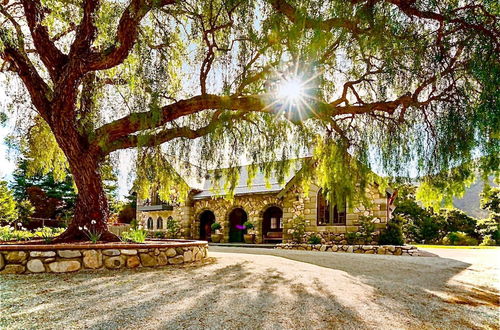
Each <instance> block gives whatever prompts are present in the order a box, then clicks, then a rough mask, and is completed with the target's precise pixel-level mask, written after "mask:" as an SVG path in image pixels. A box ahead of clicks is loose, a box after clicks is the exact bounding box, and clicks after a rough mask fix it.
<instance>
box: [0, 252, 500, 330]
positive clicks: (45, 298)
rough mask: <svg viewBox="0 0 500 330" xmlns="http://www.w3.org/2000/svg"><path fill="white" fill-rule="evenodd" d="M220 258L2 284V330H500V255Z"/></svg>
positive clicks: (289, 254)
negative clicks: (166, 265) (471, 329)
mask: <svg viewBox="0 0 500 330" xmlns="http://www.w3.org/2000/svg"><path fill="white" fill-rule="evenodd" d="M427 251H429V252H430V253H433V254H436V255H439V256H436V257H403V256H384V255H362V254H342V253H328V252H323V253H321V252H310V251H287V250H266V249H244V248H233V247H230V248H227V247H210V255H211V256H212V257H213V259H212V260H210V261H209V262H207V263H205V264H203V265H200V266H187V267H175V268H173V267H172V268H169V269H163V270H160V269H156V270H155V269H142V270H139V271H128V270H124V271H116V272H112V271H101V272H88V273H77V274H73V275H50V274H42V275H27V276H17V277H15V276H12V275H9V276H7V275H4V276H1V277H0V329H30V328H32V329H72V328H89V329H157V328H161V329H206V328H210V329H222V328H225V329H336V328H339V329H401V328H403V329H432V328H439V329H460V328H474V329H480V328H481V329H488V328H489V329H498V328H499V323H498V321H499V316H500V314H499V295H498V292H499V289H500V288H499V285H500V279H499V277H498V276H499V274H500V258H499V255H500V249H495V250H446V249H435V250H430V249H428V250H427Z"/></svg>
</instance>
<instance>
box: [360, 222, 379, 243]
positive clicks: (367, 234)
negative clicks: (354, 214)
mask: <svg viewBox="0 0 500 330" xmlns="http://www.w3.org/2000/svg"><path fill="white" fill-rule="evenodd" d="M374 232H375V223H373V219H372V218H370V217H366V216H361V217H360V225H359V236H360V237H361V238H363V240H364V241H365V243H369V242H371V240H372V234H373V233H374Z"/></svg>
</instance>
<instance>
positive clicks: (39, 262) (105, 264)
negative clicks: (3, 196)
mask: <svg viewBox="0 0 500 330" xmlns="http://www.w3.org/2000/svg"><path fill="white" fill-rule="evenodd" d="M207 254H208V244H207V242H206V241H189V240H154V241H148V242H146V243H144V244H136V243H102V244H99V243H98V244H89V243H73V244H42V242H40V244H36V242H26V243H24V244H12V243H9V244H0V274H26V273H68V272H76V271H80V270H96V269H122V268H138V267H165V266H168V265H178V264H184V263H192V262H200V261H202V260H203V259H205V258H206V257H207Z"/></svg>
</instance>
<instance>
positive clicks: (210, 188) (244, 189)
mask: <svg viewBox="0 0 500 330" xmlns="http://www.w3.org/2000/svg"><path fill="white" fill-rule="evenodd" d="M248 169H249V166H241V168H240V178H239V181H238V183H237V184H236V187H235V189H234V195H235V196H238V195H247V194H268V193H277V192H280V191H281V190H282V189H283V188H284V187H285V186H286V184H287V183H288V182H289V181H290V180H292V179H293V177H294V176H295V174H296V173H297V172H298V171H299V170H300V167H299V166H298V164H297V166H291V168H290V173H288V175H286V176H285V178H284V182H283V183H279V182H278V179H277V178H276V177H275V176H274V175H271V177H270V178H269V179H268V180H266V178H265V174H264V173H263V172H261V171H260V170H257V173H256V174H255V177H254V178H253V180H252V183H251V185H248V184H247V181H248ZM213 176H214V173H213V171H212V172H210V173H209V175H207V178H206V179H205V183H204V185H203V190H202V191H201V192H199V193H197V194H195V195H194V196H193V199H204V198H210V197H215V196H218V195H223V193H224V191H223V188H224V184H225V182H226V180H225V178H221V179H220V181H219V184H218V185H217V186H215V184H216V183H215V182H214V180H213ZM217 188H219V190H222V191H215V190H216V189H217Z"/></svg>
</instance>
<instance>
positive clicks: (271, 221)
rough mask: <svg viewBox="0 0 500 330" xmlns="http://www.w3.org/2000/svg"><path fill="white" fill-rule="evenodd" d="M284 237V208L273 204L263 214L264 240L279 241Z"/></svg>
mask: <svg viewBox="0 0 500 330" xmlns="http://www.w3.org/2000/svg"><path fill="white" fill-rule="evenodd" d="M282 238H283V210H282V209H281V208H280V207H278V206H271V207H269V208H267V210H266V211H264V214H263V216H262V241H279V240H281V239H282Z"/></svg>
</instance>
